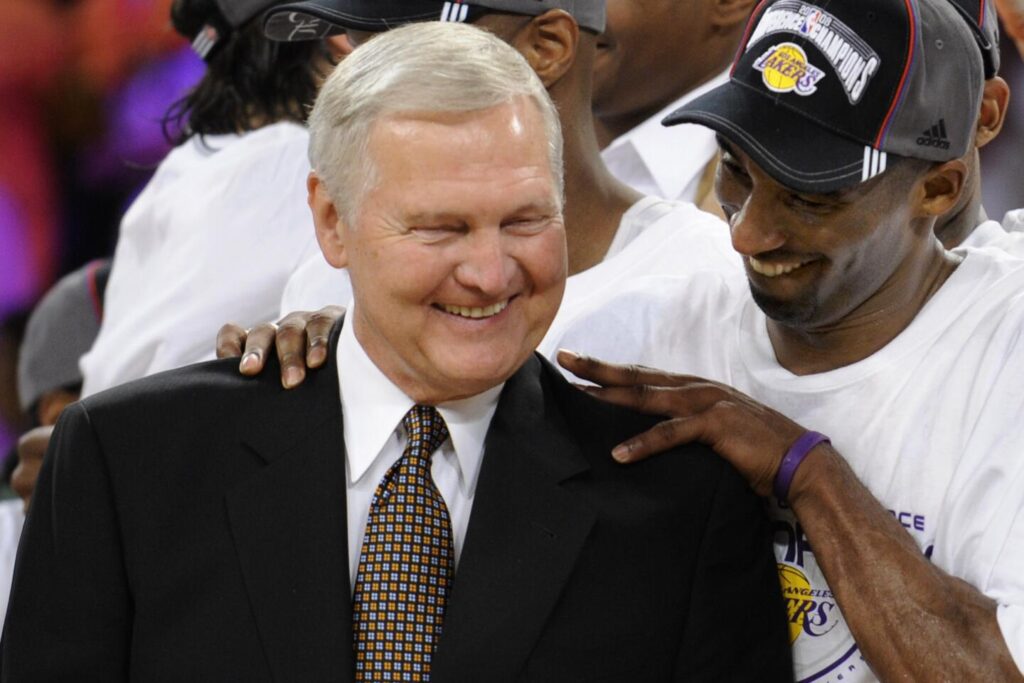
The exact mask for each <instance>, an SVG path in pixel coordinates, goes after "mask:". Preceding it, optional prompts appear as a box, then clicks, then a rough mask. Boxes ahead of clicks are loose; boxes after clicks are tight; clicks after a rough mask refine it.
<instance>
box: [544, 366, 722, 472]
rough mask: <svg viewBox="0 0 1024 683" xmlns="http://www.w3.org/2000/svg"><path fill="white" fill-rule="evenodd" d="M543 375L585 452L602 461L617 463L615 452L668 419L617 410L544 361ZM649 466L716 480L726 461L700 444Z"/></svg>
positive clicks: (677, 449)
mask: <svg viewBox="0 0 1024 683" xmlns="http://www.w3.org/2000/svg"><path fill="white" fill-rule="evenodd" d="M541 374H542V382H543V384H544V386H545V388H546V390H547V391H548V392H549V393H550V395H551V396H552V397H553V399H554V401H555V403H556V405H557V406H558V409H559V410H560V412H561V413H562V417H563V418H564V420H565V425H566V428H567V430H568V431H569V433H570V434H571V435H572V437H573V438H574V440H576V441H577V442H578V443H580V444H581V445H582V446H584V450H585V451H591V452H593V453H597V454H599V457H600V459H601V460H602V461H606V462H608V463H613V461H612V458H611V449H612V448H614V447H615V446H617V445H618V444H620V443H622V442H623V441H625V440H626V439H628V438H630V437H633V436H636V435H637V434H640V433H642V432H644V431H647V430H648V429H650V428H652V427H654V426H655V425H657V424H658V423H659V422H661V421H663V419H664V418H662V417H659V416H655V415H647V414H645V413H639V412H637V411H635V410H631V409H628V408H622V407H620V406H614V405H611V404H609V403H605V402H604V401H600V400H598V399H596V398H594V397H593V396H590V395H589V394H586V393H584V392H582V391H580V390H579V389H577V388H576V387H575V386H573V385H572V384H571V383H570V382H569V381H568V380H567V379H566V378H565V377H564V376H563V375H562V374H561V373H560V372H559V371H558V370H557V369H556V368H555V367H554V366H553V365H552V364H551V362H550V361H548V360H547V359H544V358H543V357H541ZM676 456H681V457H676ZM646 463H647V464H646V465H645V466H652V467H656V468H664V469H666V470H675V469H680V468H682V469H689V470H692V471H694V472H695V471H696V470H707V471H708V473H709V474H713V475H714V476H717V475H718V473H720V472H721V470H722V469H723V468H724V467H725V461H723V460H722V459H721V458H720V457H719V456H718V455H717V454H715V453H714V451H712V450H711V449H710V448H708V447H707V446H704V445H703V444H698V443H693V444H685V445H681V446H676V447H674V448H672V449H670V450H669V451H668V452H666V453H665V454H664V457H656V458H650V459H649V460H647V461H646Z"/></svg>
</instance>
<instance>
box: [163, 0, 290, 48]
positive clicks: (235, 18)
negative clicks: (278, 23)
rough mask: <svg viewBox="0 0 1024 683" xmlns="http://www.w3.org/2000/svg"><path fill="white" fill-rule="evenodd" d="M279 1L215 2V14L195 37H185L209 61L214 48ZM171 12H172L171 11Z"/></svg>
mask: <svg viewBox="0 0 1024 683" xmlns="http://www.w3.org/2000/svg"><path fill="white" fill-rule="evenodd" d="M280 2H281V0H215V2H214V5H215V6H216V10H217V11H215V12H211V13H210V16H208V17H206V20H205V21H204V22H203V26H202V28H200V29H199V31H198V32H196V34H195V35H188V36H185V37H186V38H189V39H191V40H192V49H193V50H194V51H195V53H196V54H197V55H199V56H200V57H201V58H202V59H204V60H209V58H210V57H211V56H212V55H213V52H214V48H215V47H216V46H217V45H218V44H219V43H221V42H222V41H223V40H224V38H225V37H226V36H227V35H228V34H229V33H231V32H232V31H235V30H237V29H239V28H241V27H242V26H244V25H245V24H247V23H249V22H250V21H252V20H253V19H255V18H256V17H257V16H259V15H260V14H262V13H263V12H265V11H266V10H268V9H270V8H271V7H272V6H273V5H275V4H278V3H280ZM172 11H173V10H172Z"/></svg>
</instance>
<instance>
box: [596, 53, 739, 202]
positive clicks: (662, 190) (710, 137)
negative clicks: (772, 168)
mask: <svg viewBox="0 0 1024 683" xmlns="http://www.w3.org/2000/svg"><path fill="white" fill-rule="evenodd" d="M728 80H729V73H728V71H724V72H722V73H721V74H719V75H718V76H716V77H715V78H713V79H711V80H710V81H708V82H707V83H705V84H704V85H702V86H700V87H698V88H696V89H694V90H692V91H690V92H688V93H687V94H685V95H683V96H682V97H681V98H679V99H678V100H676V101H675V102H673V103H672V104H670V105H669V106H667V107H665V108H664V109H662V110H661V111H660V112H658V113H657V114H655V115H654V116H652V117H651V118H649V119H647V120H646V121H644V122H643V123H641V124H640V125H639V126H637V127H636V128H634V129H633V130H631V131H629V132H627V133H624V134H622V135H620V136H619V137H617V138H616V139H615V140H613V141H612V142H611V144H609V145H608V146H607V147H606V148H605V149H604V151H603V152H601V157H602V158H603V159H604V163H605V164H606V165H607V166H608V170H609V171H611V172H612V175H614V176H615V177H616V178H618V179H619V180H621V181H622V182H624V183H626V184H627V185H629V186H630V187H632V188H633V189H635V190H637V191H639V192H642V193H644V194H648V195H654V196H656V197H663V198H665V199H674V200H679V201H686V202H692V201H695V200H696V198H697V188H698V186H699V185H700V179H701V176H702V175H703V174H704V169H705V167H707V165H708V163H709V162H710V161H711V160H712V159H713V158H714V156H715V154H716V152H717V151H718V144H717V143H716V142H715V132H714V131H713V130H711V129H710V128H705V127H704V126H700V125H697V124H695V123H684V124H680V125H678V126H672V127H670V128H666V127H665V126H663V125H661V121H662V119H664V118H665V117H666V116H668V115H669V114H671V113H672V112H674V111H675V110H676V109H678V108H679V107H681V106H683V105H684V104H687V103H689V102H690V101H692V100H694V99H696V98H697V97H700V96H701V95H703V94H704V93H706V92H708V91H710V90H712V89H713V88H716V87H718V86H719V85H722V84H723V83H725V82H726V81H728Z"/></svg>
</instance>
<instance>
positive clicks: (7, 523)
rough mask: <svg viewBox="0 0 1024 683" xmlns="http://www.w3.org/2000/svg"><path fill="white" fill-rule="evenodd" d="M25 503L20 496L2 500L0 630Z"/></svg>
mask: <svg viewBox="0 0 1024 683" xmlns="http://www.w3.org/2000/svg"><path fill="white" fill-rule="evenodd" d="M23 505H24V504H23V503H22V502H21V499H20V498H17V499H15V500H5V501H0V630H3V627H4V617H5V616H6V614H7V600H8V598H9V597H10V595H11V579H12V578H13V577H14V558H15V556H16V555H17V553H18V539H20V538H21V527H22V525H23V524H24V523H25V515H24V513H22V509H23Z"/></svg>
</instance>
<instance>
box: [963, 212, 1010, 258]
mask: <svg viewBox="0 0 1024 683" xmlns="http://www.w3.org/2000/svg"><path fill="white" fill-rule="evenodd" d="M1007 217H1009V214H1007ZM960 246H961V247H995V248H996V249H1002V250H1003V251H1005V252H1007V253H1008V254H1013V255H1014V256H1019V257H1024V232H1008V228H1007V227H1005V224H1003V225H1000V224H999V223H997V222H996V221H985V222H984V223H982V224H981V225H979V226H978V227H976V228H975V229H974V232H972V233H971V234H970V235H968V236H967V239H965V240H964V241H963V242H962V243H961V244H960Z"/></svg>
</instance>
